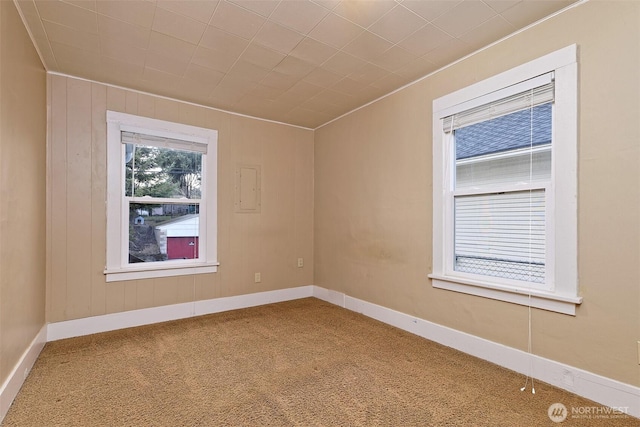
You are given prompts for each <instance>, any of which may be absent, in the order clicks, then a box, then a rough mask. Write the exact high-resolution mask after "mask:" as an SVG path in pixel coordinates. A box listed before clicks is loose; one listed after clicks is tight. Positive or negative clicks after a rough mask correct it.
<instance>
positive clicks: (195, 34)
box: [151, 8, 207, 44]
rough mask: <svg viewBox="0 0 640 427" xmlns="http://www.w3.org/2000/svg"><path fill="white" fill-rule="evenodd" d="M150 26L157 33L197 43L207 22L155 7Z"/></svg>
mask: <svg viewBox="0 0 640 427" xmlns="http://www.w3.org/2000/svg"><path fill="white" fill-rule="evenodd" d="M151 28H152V29H153V30H154V31H157V32H159V33H162V34H166V35H168V36H171V37H175V38H177V39H180V40H184V41H186V42H189V43H192V44H197V43H198V42H199V41H200V39H201V38H202V34H203V33H204V30H205V29H206V28H207V24H205V23H202V22H199V21H196V20H194V19H191V18H188V17H186V16H183V15H179V14H177V13H173V12H169V11H167V10H165V9H161V8H157V9H156V13H155V16H154V18H153V26H152V27H151Z"/></svg>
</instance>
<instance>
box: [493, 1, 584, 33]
mask: <svg viewBox="0 0 640 427" xmlns="http://www.w3.org/2000/svg"><path fill="white" fill-rule="evenodd" d="M571 3H573V1H571V0H537V1H521V2H519V3H518V4H516V5H515V6H513V7H511V8H509V9H507V10H505V11H504V12H502V13H501V15H502V17H503V18H505V19H506V20H507V21H508V22H509V23H511V24H512V25H515V26H516V27H518V28H522V27H525V26H527V25H529V24H532V23H534V22H535V21H537V20H539V19H541V18H543V17H545V16H547V15H550V14H551V13H553V12H556V11H558V10H560V9H562V8H564V7H567V6H569V5H570V4H571Z"/></svg>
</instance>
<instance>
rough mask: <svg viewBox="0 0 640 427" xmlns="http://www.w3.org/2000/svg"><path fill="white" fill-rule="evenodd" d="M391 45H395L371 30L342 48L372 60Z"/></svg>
mask: <svg viewBox="0 0 640 427" xmlns="http://www.w3.org/2000/svg"><path fill="white" fill-rule="evenodd" d="M391 46H393V43H391V42H388V41H386V40H384V39H383V38H381V37H378V36H376V35H375V34H373V33H370V32H369V31H365V32H364V33H362V34H360V35H359V36H358V37H357V38H356V39H354V40H353V41H352V42H351V43H349V44H348V45H346V46H345V47H344V48H343V49H342V50H344V51H345V52H347V53H350V54H352V55H354V56H357V57H358V58H361V59H363V60H365V61H370V60H372V59H373V58H376V57H378V56H380V55H381V54H382V53H383V52H385V51H386V50H388V49H389V48H390V47H391Z"/></svg>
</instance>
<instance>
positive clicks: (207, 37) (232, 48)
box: [200, 26, 249, 56]
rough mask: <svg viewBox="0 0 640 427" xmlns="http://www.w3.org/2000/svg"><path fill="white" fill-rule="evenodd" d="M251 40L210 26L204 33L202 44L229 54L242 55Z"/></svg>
mask: <svg viewBox="0 0 640 427" xmlns="http://www.w3.org/2000/svg"><path fill="white" fill-rule="evenodd" d="M248 44H249V42H248V41H247V40H245V39H243V38H242V37H238V36H236V35H233V34H230V33H227V32H226V31H222V30H220V29H218V28H216V27H212V26H209V27H207V29H206V30H205V32H204V34H203V35H202V40H200V46H202V47H206V48H207V49H211V50H215V51H217V52H224V53H227V54H229V55H236V56H238V55H240V54H241V53H242V52H243V51H244V50H245V49H246V47H247V45H248Z"/></svg>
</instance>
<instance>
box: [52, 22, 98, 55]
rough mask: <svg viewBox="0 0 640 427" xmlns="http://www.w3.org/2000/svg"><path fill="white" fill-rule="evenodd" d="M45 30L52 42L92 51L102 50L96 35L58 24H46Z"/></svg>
mask: <svg viewBox="0 0 640 427" xmlns="http://www.w3.org/2000/svg"><path fill="white" fill-rule="evenodd" d="M44 29H45V32H46V34H47V37H48V38H49V40H50V41H52V42H56V43H62V44H66V45H68V46H73V47H77V48H79V49H86V50H91V51H99V50H100V38H99V37H98V34H95V33H85V32H83V31H78V30H75V29H73V28H71V27H65V26H64V25H60V24H56V23H53V22H48V21H45V22H44Z"/></svg>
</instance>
